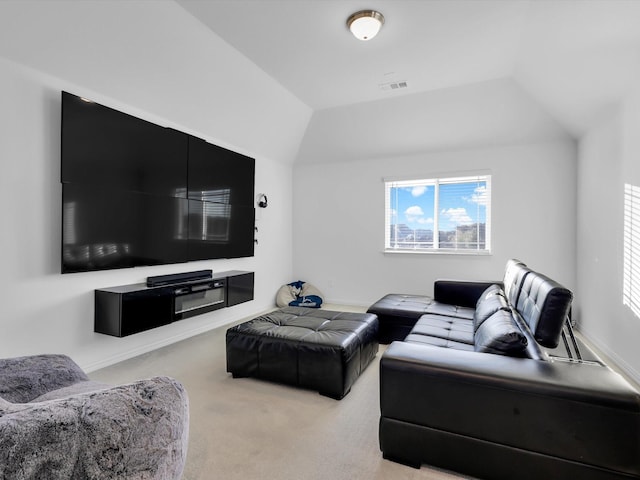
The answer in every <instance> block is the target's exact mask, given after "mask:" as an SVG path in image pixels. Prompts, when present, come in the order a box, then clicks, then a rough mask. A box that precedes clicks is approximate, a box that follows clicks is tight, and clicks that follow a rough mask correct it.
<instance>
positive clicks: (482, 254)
mask: <svg viewBox="0 0 640 480" xmlns="http://www.w3.org/2000/svg"><path fill="white" fill-rule="evenodd" d="M382 253H384V254H385V255H386V254H392V255H398V254H399V255H455V256H463V257H487V256H490V255H492V253H491V250H471V251H464V250H446V249H442V250H407V249H402V250H401V249H394V248H386V249H385V250H384V251H383V252H382Z"/></svg>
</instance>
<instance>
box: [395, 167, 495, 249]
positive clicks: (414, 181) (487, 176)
mask: <svg viewBox="0 0 640 480" xmlns="http://www.w3.org/2000/svg"><path fill="white" fill-rule="evenodd" d="M479 181H481V182H486V196H487V198H486V223H485V248H482V249H481V248H475V249H474V248H444V247H440V246H439V245H440V243H441V242H440V239H439V234H440V232H439V225H438V223H439V218H438V217H439V215H438V212H439V211H440V208H439V200H440V198H439V197H440V185H443V184H452V183H473V182H479ZM383 182H384V189H385V192H384V193H385V209H384V216H385V220H384V224H385V232H384V252H385V253H412V254H429V255H432V254H453V255H490V254H491V173H490V172H482V173H465V174H440V175H431V176H429V177H428V178H422V177H421V178H415V177H414V178H409V179H407V178H402V179H397V178H383ZM420 186H427V187H433V188H434V189H435V191H434V208H433V210H434V211H433V220H434V223H433V227H432V231H433V242H432V243H433V246H432V247H431V248H429V247H416V246H414V247H413V248H410V247H399V246H397V245H395V246H394V245H392V244H391V225H392V215H393V211H392V209H391V189H392V188H393V187H407V188H409V187H420ZM396 213H397V212H396ZM478 247H479V246H478Z"/></svg>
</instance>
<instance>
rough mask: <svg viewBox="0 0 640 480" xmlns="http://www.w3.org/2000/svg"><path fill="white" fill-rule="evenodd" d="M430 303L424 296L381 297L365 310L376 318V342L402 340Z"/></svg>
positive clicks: (391, 294)
mask: <svg viewBox="0 0 640 480" xmlns="http://www.w3.org/2000/svg"><path fill="white" fill-rule="evenodd" d="M432 303H433V299H432V298H431V297H427V296H424V295H402V294H398V293H390V294H389V295H385V296H384V297H382V298H381V299H380V300H378V301H377V302H376V303H374V304H373V305H371V306H370V307H369V310H367V313H373V314H374V315H376V316H377V317H378V322H379V326H378V341H379V342H380V343H391V342H393V341H394V340H404V339H405V338H406V336H407V335H409V332H411V329H412V328H413V326H414V325H415V324H416V322H417V321H418V320H419V319H420V317H421V316H422V315H424V314H425V313H427V311H428V308H429V306H430V305H431V304H432Z"/></svg>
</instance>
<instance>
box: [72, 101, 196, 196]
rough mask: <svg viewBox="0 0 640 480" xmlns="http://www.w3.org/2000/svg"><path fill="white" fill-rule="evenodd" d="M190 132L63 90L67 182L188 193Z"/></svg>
mask: <svg viewBox="0 0 640 480" xmlns="http://www.w3.org/2000/svg"><path fill="white" fill-rule="evenodd" d="M187 154H188V135H186V134H184V133H181V132H178V131H177V130H172V129H169V128H164V127H161V126H159V125H156V124H154V123H151V122H147V121H146V120H141V119H139V118H136V117H133V116H131V115H128V114H126V113H122V112H119V111H117V110H113V109H112V108H108V107H105V106H103V105H100V104H97V103H94V102H90V101H87V100H83V99H82V98H80V97H77V96H75V95H71V94H69V93H66V92H62V169H61V178H62V183H79V184H92V185H99V186H101V187H109V188H112V189H117V190H126V191H130V192H143V193H150V194H156V195H169V196H176V197H179V196H181V197H185V198H186V189H187V167H188V165H187V162H186V161H185V160H186V157H187Z"/></svg>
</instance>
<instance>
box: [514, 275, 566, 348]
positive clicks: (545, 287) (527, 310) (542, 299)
mask: <svg viewBox="0 0 640 480" xmlns="http://www.w3.org/2000/svg"><path fill="white" fill-rule="evenodd" d="M572 300H573V294H572V293H571V291H570V290H568V289H566V288H564V287H563V286H562V285H560V284H559V283H558V282H556V281H554V280H552V279H550V278H549V277H547V276H545V275H542V274H541V273H537V272H534V271H529V273H528V274H527V275H526V277H525V278H524V282H523V284H522V288H521V290H520V294H519V296H518V302H517V304H515V305H516V309H517V311H518V312H519V313H520V315H521V316H522V318H523V319H524V321H525V322H526V323H527V324H528V325H529V328H530V329H531V331H532V332H533V337H534V338H535V339H536V341H537V342H538V343H539V344H540V345H542V346H544V347H548V348H555V347H557V346H558V342H559V341H560V334H561V332H562V327H563V325H564V322H565V320H566V318H567V315H568V314H569V309H570V308H571V301H572Z"/></svg>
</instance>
